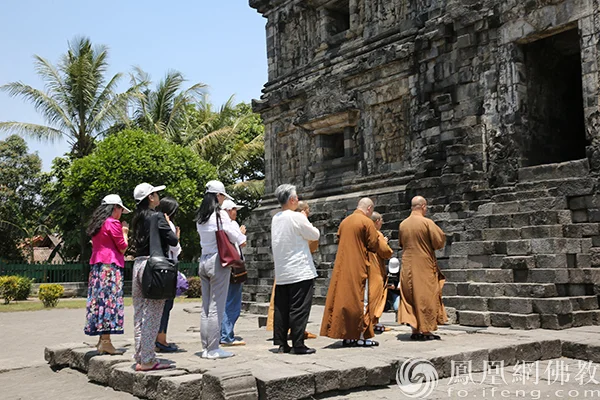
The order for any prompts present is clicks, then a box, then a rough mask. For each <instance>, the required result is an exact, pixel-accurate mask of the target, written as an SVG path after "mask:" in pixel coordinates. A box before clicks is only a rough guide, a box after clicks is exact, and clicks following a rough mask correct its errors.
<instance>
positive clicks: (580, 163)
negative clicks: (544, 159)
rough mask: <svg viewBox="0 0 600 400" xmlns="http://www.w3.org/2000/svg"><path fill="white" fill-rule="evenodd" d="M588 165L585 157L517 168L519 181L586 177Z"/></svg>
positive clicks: (588, 171)
mask: <svg viewBox="0 0 600 400" xmlns="http://www.w3.org/2000/svg"><path fill="white" fill-rule="evenodd" d="M589 173H590V167H589V163H588V160H587V158H584V159H581V160H573V161H565V162H562V163H555V164H544V165H536V166H533V167H525V168H519V182H538V181H544V180H552V179H561V178H562V179H567V178H573V177H587V176H588V175H589Z"/></svg>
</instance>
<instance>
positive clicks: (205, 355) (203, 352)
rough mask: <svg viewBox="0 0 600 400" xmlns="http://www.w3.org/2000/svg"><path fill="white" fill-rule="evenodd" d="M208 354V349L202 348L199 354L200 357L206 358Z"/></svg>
mask: <svg viewBox="0 0 600 400" xmlns="http://www.w3.org/2000/svg"><path fill="white" fill-rule="evenodd" d="M207 356H208V350H206V349H204V350H202V354H200V358H207Z"/></svg>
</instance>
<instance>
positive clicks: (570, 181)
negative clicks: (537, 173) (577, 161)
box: [515, 178, 594, 196]
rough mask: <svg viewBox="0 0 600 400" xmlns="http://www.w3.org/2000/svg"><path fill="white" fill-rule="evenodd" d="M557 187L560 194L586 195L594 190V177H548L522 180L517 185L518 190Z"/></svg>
mask: <svg viewBox="0 0 600 400" xmlns="http://www.w3.org/2000/svg"><path fill="white" fill-rule="evenodd" d="M551 188H555V189H556V190H557V192H558V194H559V195H564V196H584V195H588V194H591V193H592V192H593V191H594V180H593V179H592V178H564V179H548V180H540V181H532V182H520V183H517V184H516V185H515V189H516V191H530V190H540V189H551Z"/></svg>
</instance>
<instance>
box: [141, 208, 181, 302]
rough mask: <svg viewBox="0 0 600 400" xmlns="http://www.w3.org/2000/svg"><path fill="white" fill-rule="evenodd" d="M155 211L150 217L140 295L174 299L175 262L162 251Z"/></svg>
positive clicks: (156, 298)
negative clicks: (147, 251) (146, 253)
mask: <svg viewBox="0 0 600 400" xmlns="http://www.w3.org/2000/svg"><path fill="white" fill-rule="evenodd" d="M159 216H160V214H159V213H155V214H154V215H152V216H151V217H150V237H149V241H150V257H149V258H148V261H147V262H146V267H145V268H144V273H143V274H142V295H143V296H144V297H145V298H146V299H153V300H165V299H174V298H175V295H176V293H177V263H176V262H175V261H173V260H171V259H169V258H167V257H165V255H164V252H163V247H162V243H161V240H160V233H159V231H158V218H159Z"/></svg>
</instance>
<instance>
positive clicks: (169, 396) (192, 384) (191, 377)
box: [157, 374, 202, 400]
mask: <svg viewBox="0 0 600 400" xmlns="http://www.w3.org/2000/svg"><path fill="white" fill-rule="evenodd" d="M157 396H158V397H157V398H158V400H182V399H201V398H202V374H188V375H181V376H174V377H165V378H162V379H161V380H160V381H158V387H157Z"/></svg>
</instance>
